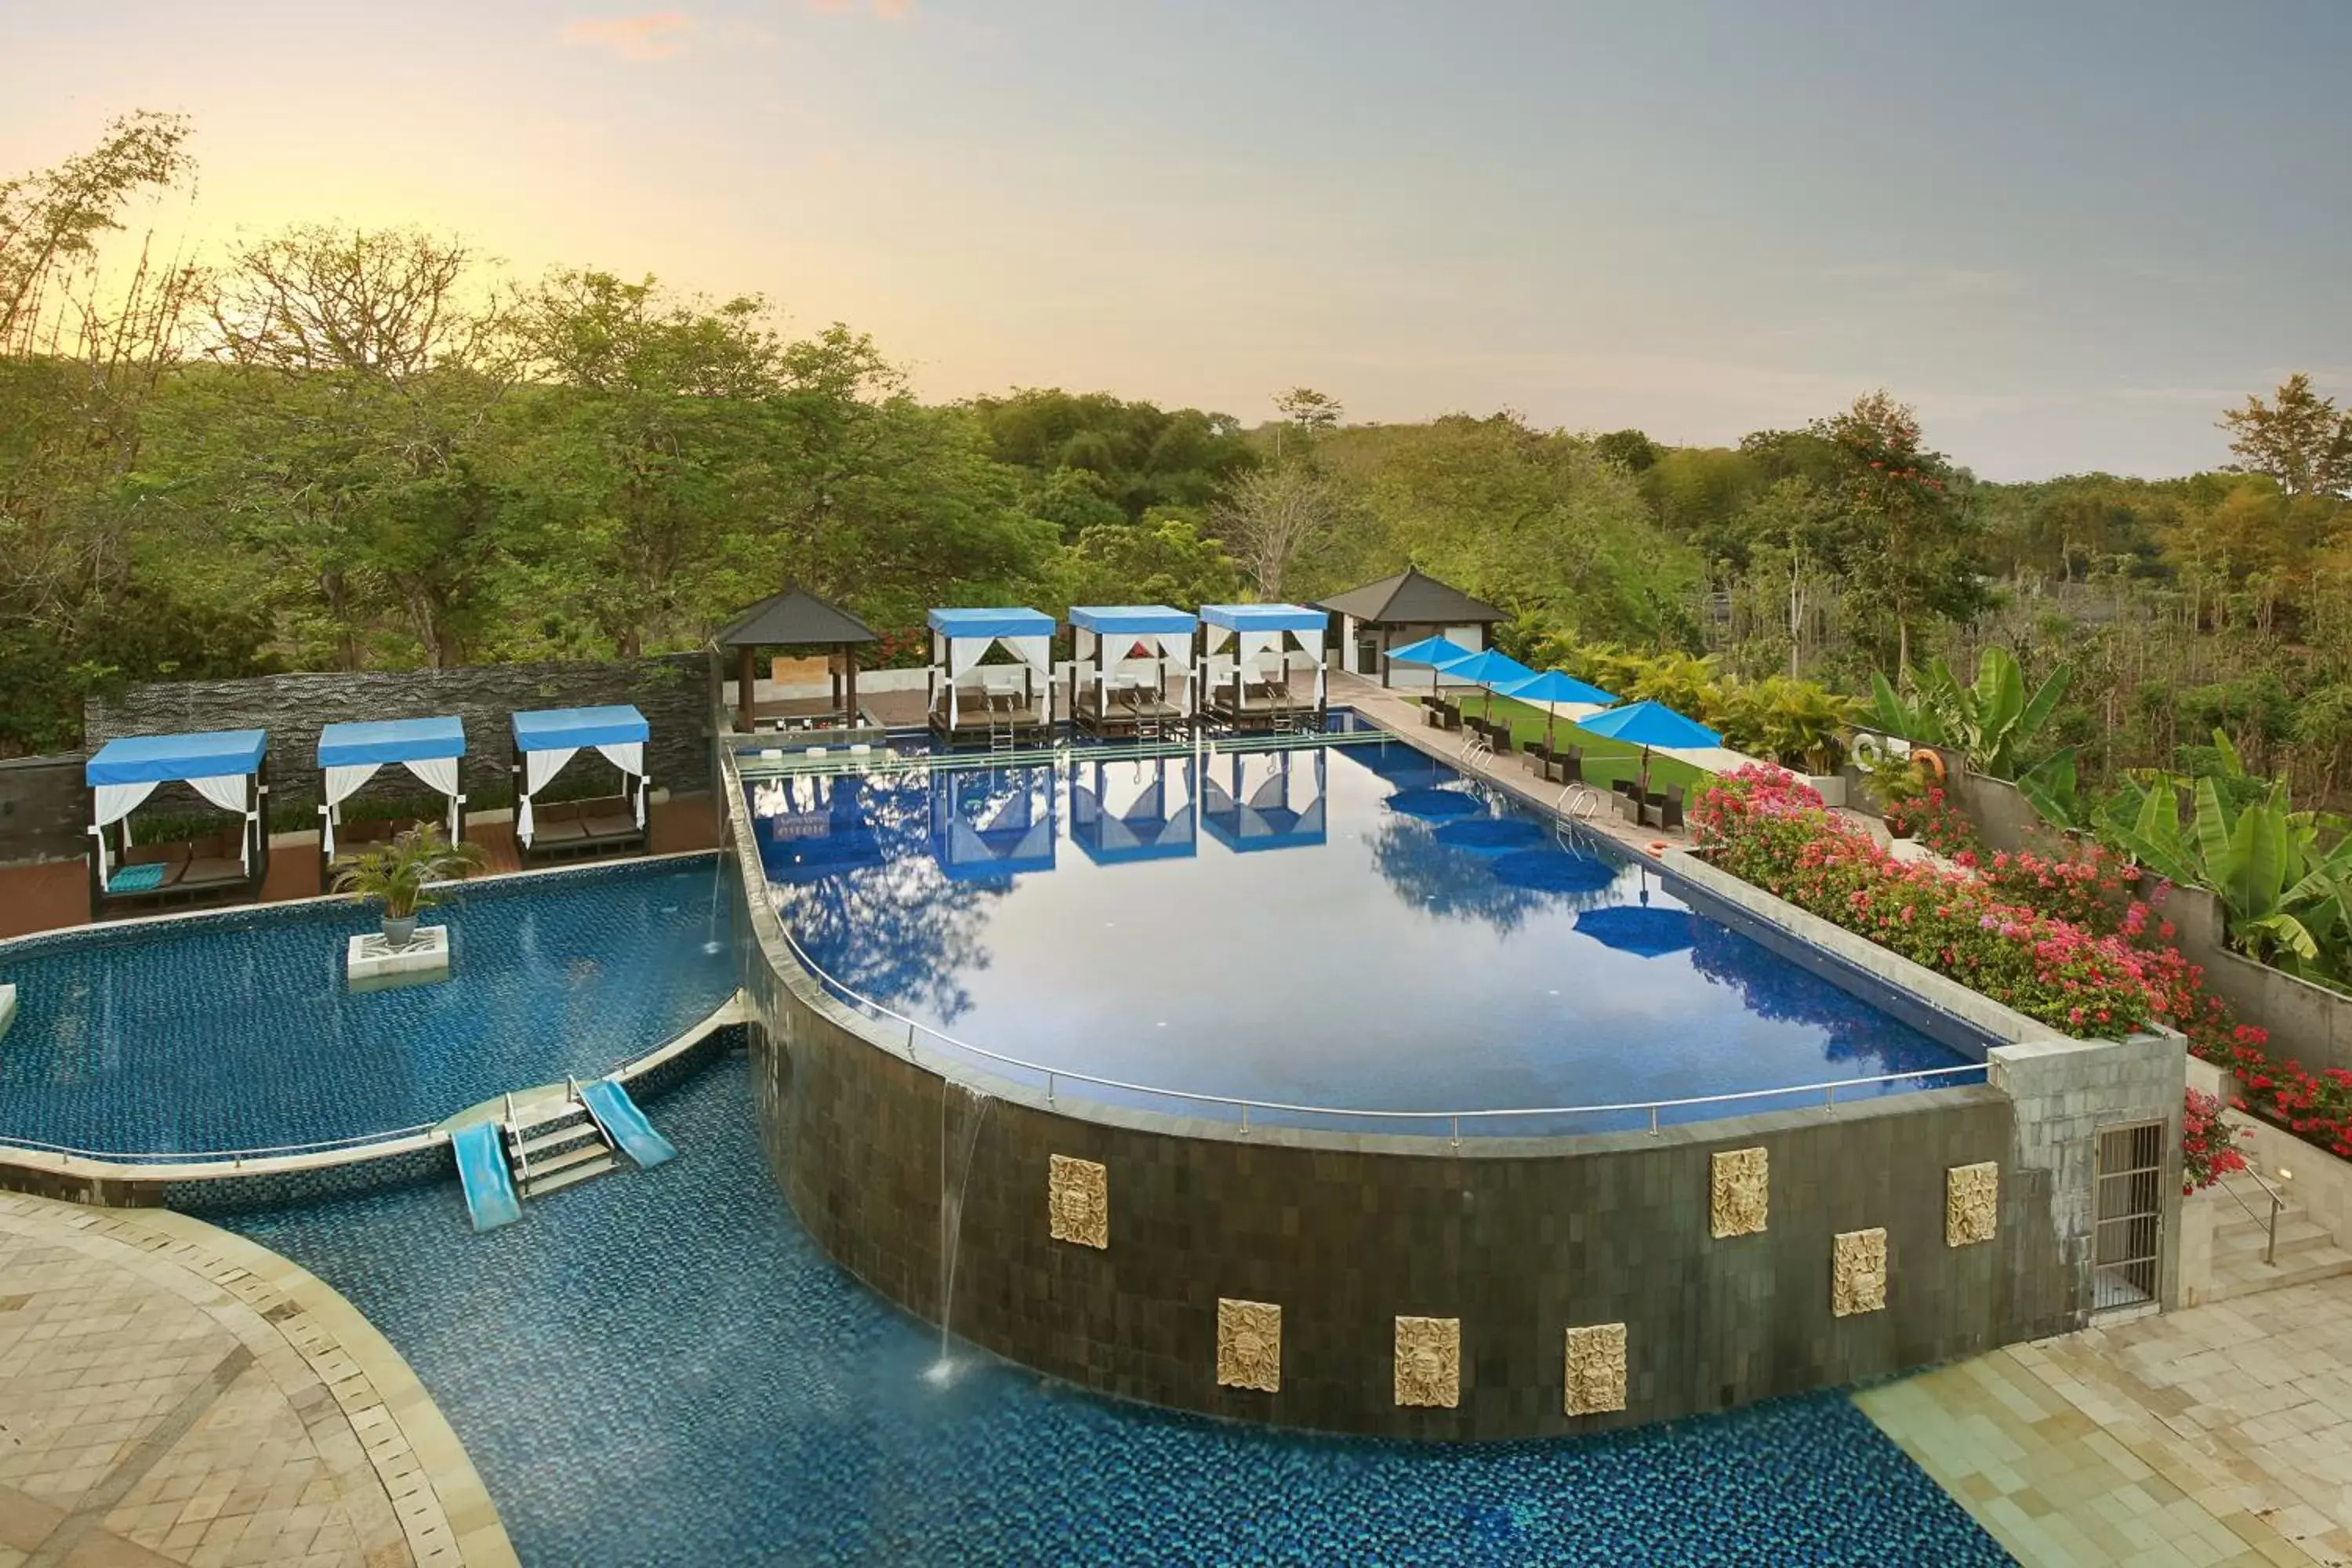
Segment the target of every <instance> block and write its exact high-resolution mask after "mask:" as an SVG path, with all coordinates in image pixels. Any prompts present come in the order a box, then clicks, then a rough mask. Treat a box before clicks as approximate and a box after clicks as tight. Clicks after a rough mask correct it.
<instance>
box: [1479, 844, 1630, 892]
mask: <svg viewBox="0 0 2352 1568" xmlns="http://www.w3.org/2000/svg"><path fill="white" fill-rule="evenodd" d="M1494 864H1495V880H1496V881H1497V882H1500V883H1502V884H1503V885H1504V886H1505V887H1507V888H1524V889H1528V891H1530V892H1542V893H1597V892H1599V891H1600V890H1601V889H1603V888H1605V887H1607V886H1609V884H1610V883H1612V882H1613V881H1615V880H1616V879H1617V871H1616V868H1614V867H1612V866H1611V865H1610V864H1609V863H1608V862H1607V861H1605V860H1602V859H1601V858H1599V857H1597V856H1592V855H1579V854H1575V853H1572V852H1570V851H1569V850H1566V849H1549V848H1547V849H1517V850H1514V851H1512V852H1511V853H1510V854H1508V855H1505V856H1502V857H1500V858H1497V859H1496V861H1495V863H1494Z"/></svg>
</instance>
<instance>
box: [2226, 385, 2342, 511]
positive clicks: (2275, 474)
mask: <svg viewBox="0 0 2352 1568" xmlns="http://www.w3.org/2000/svg"><path fill="white" fill-rule="evenodd" d="M2221 428H2222V429H2224V430H2227V431H2228V432H2229V433H2230V450H2231V452H2233V453H2235V454H2236V456H2237V458H2238V460H2237V462H2236V463H2234V464H2232V465H2231V467H2232V468H2235V469H2236V470H2237V471H2238V472H2240V473H2247V474H2268V475H2269V476H2270V477H2271V478H2272V479H2276V480H2277V481H2278V485H2279V489H2282V490H2284V491H2285V492H2286V494H2287V495H2288V496H2289V497H2294V496H2306V495H2317V496H2341V495H2345V494H2347V492H2352V414H2347V413H2343V412H2340V411H2338V410H2337V408H2336V404H2335V400H2334V399H2332V398H2326V397H2322V396H2321V395H2319V394H2317V393H2316V392H2314V391H2313V390H2312V388H2311V377H2310V376H2308V375H2306V374H2304V373H2303V372H2301V371H2297V372H2295V373H2294V374H2293V375H2291V376H2288V377H2287V378H2286V380H2285V381H2284V382H2283V383H2281V384H2280V385H2279V389H2278V391H2277V392H2276V393H2275V394H2274V395H2273V397H2272V399H2271V401H2270V402H2268V403H2265V402H2263V400H2262V399H2261V398H2260V397H2252V396H2250V397H2248V398H2247V399H2246V402H2245V406H2243V407H2242V408H2232V409H2231V410H2229V411H2228V412H2226V413H2224V414H2223V415H2222V416H2221Z"/></svg>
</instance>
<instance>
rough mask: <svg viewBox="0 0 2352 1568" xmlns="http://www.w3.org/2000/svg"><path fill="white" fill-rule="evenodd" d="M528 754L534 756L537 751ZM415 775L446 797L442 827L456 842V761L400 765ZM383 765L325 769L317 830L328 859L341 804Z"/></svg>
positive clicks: (414, 759)
mask: <svg viewBox="0 0 2352 1568" xmlns="http://www.w3.org/2000/svg"><path fill="white" fill-rule="evenodd" d="M529 754H530V755H532V756H536V755H538V753H537V752H530V753H529ZM400 765H401V766H402V767H404V768H406V769H407V770H408V771H409V772H410V773H415V775H416V776H417V778H418V779H419V780H421V781H422V782H423V783H424V784H425V786H426V787H428V788H430V789H432V790H433V791H435V792H436V794H440V795H447V796H448V797H449V810H448V813H447V820H446V823H445V824H444V826H445V827H446V830H447V832H448V835H449V842H450V843H452V844H455V843H456V842H457V758H455V757H411V758H409V759H408V760H407V761H405V762H404V763H401V764H400ZM382 771H383V763H335V764H333V765H331V766H330V767H329V768H328V769H327V772H326V795H327V822H326V826H324V827H322V828H320V838H321V843H320V848H321V849H322V850H324V851H325V853H326V856H327V858H328V859H330V860H331V859H333V858H335V829H336V828H337V827H339V826H341V825H342V820H343V811H342V805H343V802H345V801H347V800H349V799H351V797H352V795H357V794H358V793H359V789H360V786H361V785H362V784H365V783H367V782H368V780H370V779H372V778H373V777H375V775H376V774H377V773H380V772H382Z"/></svg>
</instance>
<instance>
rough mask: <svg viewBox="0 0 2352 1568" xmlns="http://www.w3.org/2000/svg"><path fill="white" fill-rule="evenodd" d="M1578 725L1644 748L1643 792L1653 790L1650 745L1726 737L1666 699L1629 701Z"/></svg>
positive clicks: (1706, 742)
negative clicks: (1688, 716) (1670, 704)
mask: <svg viewBox="0 0 2352 1568" xmlns="http://www.w3.org/2000/svg"><path fill="white" fill-rule="evenodd" d="M1576 727H1577V728H1578V729H1580V730H1581V731H1584V732H1585V733H1586V734H1588V735H1605V736H1607V737H1608V738H1609V739H1611V740H1612V741H1624V742H1629V743H1630V744H1633V745H1636V746H1639V747H1641V748H1642V793H1643V795H1648V794H1649V793H1650V749H1651V748H1652V747H1654V746H1664V747H1667V748H1669V749H1672V748H1674V747H1676V746H1719V745H1721V744H1723V737H1722V736H1720V735H1718V734H1717V733H1716V732H1715V731H1712V730H1710V729H1708V728H1707V727H1706V725H1704V724H1702V723H1700V722H1699V721H1697V720H1696V719H1685V718H1684V717H1683V716H1682V715H1681V714H1679V713H1677V712H1675V710H1673V709H1671V708H1669V707H1667V706H1666V705H1665V704H1664V703H1663V702H1629V703H1627V704H1626V705H1625V706H1624V707H1622V708H1612V709H1611V710H1609V711H1608V712H1606V713H1595V714H1594V715H1593V716H1592V717H1591V718H1590V719H1579V720H1578V721H1576Z"/></svg>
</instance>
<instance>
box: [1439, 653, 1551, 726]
mask: <svg viewBox="0 0 2352 1568" xmlns="http://www.w3.org/2000/svg"><path fill="white" fill-rule="evenodd" d="M1445 673H1446V674H1448V675H1450V676H1452V677H1453V678H1454V679H1456V680H1466V681H1469V682H1471V683H1472V684H1473V685H1475V686H1483V687H1485V688H1486V717H1488V718H1490V719H1491V718H1493V717H1494V714H1495V689H1496V687H1498V686H1511V685H1516V684H1517V682H1519V681H1522V680H1527V679H1531V678H1532V677H1533V676H1534V675H1535V671H1534V670H1532V669H1529V668H1528V667H1527V666H1526V665H1524V664H1521V663H1520V662H1519V661H1518V660H1517V659H1516V658H1512V657H1511V656H1510V655H1509V654H1507V653H1505V652H1504V651H1503V650H1502V649H1501V648H1498V647H1490V648H1488V649H1487V650H1486V652H1484V653H1474V654H1472V655H1471V656H1470V657H1469V658H1465V659H1457V660H1456V661H1454V663H1452V664H1449V665H1447V666H1446V667H1445Z"/></svg>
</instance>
